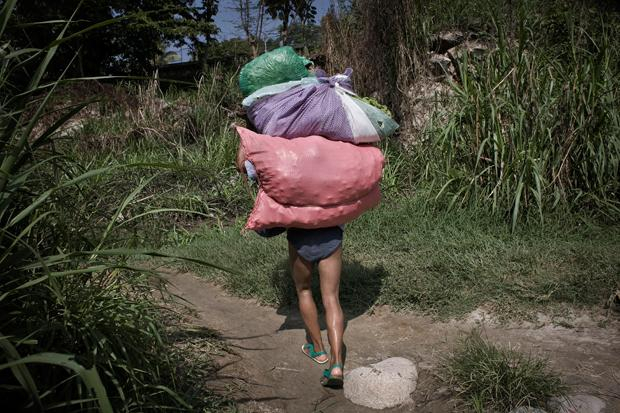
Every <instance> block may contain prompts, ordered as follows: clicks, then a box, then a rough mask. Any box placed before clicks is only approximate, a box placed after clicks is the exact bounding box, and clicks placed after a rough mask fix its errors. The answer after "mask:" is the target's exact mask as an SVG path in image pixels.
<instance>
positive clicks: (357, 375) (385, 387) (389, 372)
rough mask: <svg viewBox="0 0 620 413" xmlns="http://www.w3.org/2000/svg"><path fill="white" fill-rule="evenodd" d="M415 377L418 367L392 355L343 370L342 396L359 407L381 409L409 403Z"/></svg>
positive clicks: (415, 380)
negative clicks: (365, 365)
mask: <svg viewBox="0 0 620 413" xmlns="http://www.w3.org/2000/svg"><path fill="white" fill-rule="evenodd" d="M417 380H418V370H417V369H416V366H415V364H414V363H413V362H412V361H410V360H408V359H406V358H402V357H393V358H389V359H385V360H383V361H382V362H380V363H376V364H371V365H370V366H367V367H359V368H357V369H354V370H351V371H350V372H348V373H346V374H345V378H344V396H345V397H346V398H347V399H349V400H350V401H351V402H353V403H355V404H359V405H361V406H366V407H370V408H373V409H385V408H388V407H394V406H398V405H401V404H405V403H412V402H413V399H412V398H411V393H413V392H414V391H415V388H416V384H417Z"/></svg>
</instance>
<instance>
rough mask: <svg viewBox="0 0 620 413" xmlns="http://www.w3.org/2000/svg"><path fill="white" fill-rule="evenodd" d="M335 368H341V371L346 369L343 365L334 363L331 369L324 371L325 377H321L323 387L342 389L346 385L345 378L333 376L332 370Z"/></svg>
mask: <svg viewBox="0 0 620 413" xmlns="http://www.w3.org/2000/svg"><path fill="white" fill-rule="evenodd" d="M335 368H339V369H340V370H343V373H344V369H343V367H342V364H338V363H334V364H333V365H332V366H331V367H330V368H329V369H325V370H323V377H321V384H322V385H323V387H331V388H332V389H341V388H342V385H343V384H344V381H343V378H342V377H341V376H333V375H332V370H333V369H335Z"/></svg>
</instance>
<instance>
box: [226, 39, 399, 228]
mask: <svg viewBox="0 0 620 413" xmlns="http://www.w3.org/2000/svg"><path fill="white" fill-rule="evenodd" d="M309 63H310V61H308V60H307V59H304V58H302V57H300V56H298V55H297V54H296V53H295V52H294V50H293V49H292V48H290V47H281V48H279V49H276V50H274V51H272V52H269V53H265V54H263V55H261V56H259V57H258V58H256V59H254V60H253V61H251V62H250V63H248V64H247V65H246V66H244V67H243V69H242V70H241V72H240V75H239V85H240V88H241V91H242V92H243V94H244V96H245V99H244V100H243V106H244V107H245V109H246V112H247V115H248V118H249V120H250V122H252V124H253V125H254V126H255V128H256V130H257V131H258V132H259V133H255V132H252V131H250V130H248V129H246V128H242V127H237V132H238V133H239V136H240V138H241V152H242V156H243V157H244V158H245V159H247V160H249V161H250V162H251V163H252V164H253V165H254V167H255V169H256V172H257V175H258V180H259V182H260V187H259V191H258V196H257V197H256V202H255V205H254V209H253V211H252V213H251V214H250V217H249V219H248V222H247V225H246V228H248V229H252V230H262V229H268V228H275V227H285V228H323V227H330V226H335V225H341V224H345V223H347V222H349V221H352V220H353V219H355V218H357V217H358V216H359V215H361V214H362V213H363V212H364V211H366V210H368V209H370V208H372V207H374V206H376V205H377V204H378V203H379V201H380V199H381V193H380V189H379V182H380V180H381V173H382V170H383V155H382V154H381V151H380V150H379V149H378V148H376V147H374V146H372V145H370V144H372V143H374V142H377V141H379V139H380V138H381V137H386V136H389V135H391V134H392V133H394V131H395V130H396V128H398V125H397V124H396V123H395V122H394V121H393V120H392V119H391V118H390V116H389V115H388V114H386V113H384V112H383V111H382V110H380V109H378V108H376V107H375V106H372V105H370V104H368V103H367V102H365V101H364V100H362V99H360V98H359V97H358V96H357V95H356V94H355V93H354V92H353V91H352V88H351V74H352V71H351V69H347V70H346V71H345V72H344V73H343V74H339V75H336V76H332V77H328V76H327V74H326V73H325V72H323V71H322V70H317V72H316V73H314V74H312V73H310V72H308V70H307V69H306V66H307V65H308V64H309Z"/></svg>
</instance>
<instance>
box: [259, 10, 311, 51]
mask: <svg viewBox="0 0 620 413" xmlns="http://www.w3.org/2000/svg"><path fill="white" fill-rule="evenodd" d="M313 3H314V0H265V6H266V8H267V13H269V15H270V16H271V18H272V19H278V20H280V21H281V22H282V26H281V27H280V46H282V45H285V44H287V42H288V35H289V25H290V23H291V20H293V19H294V18H295V17H297V19H298V20H299V23H300V24H301V26H302V27H305V25H306V24H307V23H310V22H313V21H314V18H315V17H316V7H314V6H313V5H312V4H313Z"/></svg>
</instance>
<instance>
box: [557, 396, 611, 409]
mask: <svg viewBox="0 0 620 413" xmlns="http://www.w3.org/2000/svg"><path fill="white" fill-rule="evenodd" d="M549 404H550V406H551V407H552V408H553V409H554V411H557V412H558V413H600V412H601V411H602V410H603V409H604V408H605V402H604V401H603V400H601V399H599V398H598V397H595V396H590V395H587V394H577V395H575V396H568V397H565V398H559V397H554V398H552V399H551V400H550V401H549Z"/></svg>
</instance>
